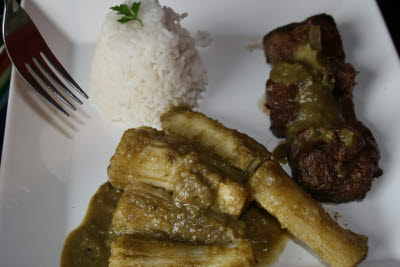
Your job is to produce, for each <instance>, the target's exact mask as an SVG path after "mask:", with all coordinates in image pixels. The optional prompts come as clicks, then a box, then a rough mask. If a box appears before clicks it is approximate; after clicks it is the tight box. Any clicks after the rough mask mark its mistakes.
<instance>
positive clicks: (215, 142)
mask: <svg viewBox="0 0 400 267" xmlns="http://www.w3.org/2000/svg"><path fill="white" fill-rule="evenodd" d="M160 120H161V124H162V127H163V129H164V130H166V131H167V132H169V133H171V134H174V135H178V136H182V137H185V138H187V139H189V140H192V141H194V142H197V143H198V144H199V145H200V146H201V147H203V148H204V149H206V150H209V151H210V152H212V153H215V154H217V155H219V156H220V157H221V158H222V159H224V160H226V161H227V162H228V163H229V164H231V165H233V166H235V167H237V168H239V169H240V170H242V171H245V172H246V173H248V174H250V175H251V174H252V173H253V172H254V171H255V170H256V168H257V167H258V166H259V165H260V164H262V163H263V162H265V161H266V160H267V159H269V158H270V156H271V153H270V152H269V151H268V150H267V149H266V148H265V147H264V146H263V145H261V144H260V143H258V142H257V141H255V140H254V139H252V138H250V137H249V136H247V135H245V134H243V133H240V132H238V131H236V130H233V129H229V128H227V127H225V126H224V125H222V124H221V123H220V122H218V121H216V120H213V119H211V118H209V117H207V116H205V115H204V114H202V113H199V112H194V111H192V110H190V109H188V108H184V107H179V108H175V109H173V110H171V111H169V112H167V113H165V114H163V115H162V116H161V118H160Z"/></svg>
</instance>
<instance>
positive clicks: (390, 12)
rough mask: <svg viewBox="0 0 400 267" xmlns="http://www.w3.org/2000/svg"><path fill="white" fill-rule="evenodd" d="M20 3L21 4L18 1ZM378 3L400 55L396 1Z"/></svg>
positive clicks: (0, 130) (0, 115)
mask: <svg viewBox="0 0 400 267" xmlns="http://www.w3.org/2000/svg"><path fill="white" fill-rule="evenodd" d="M18 2H20V1H19V0H18ZM377 3H378V5H379V7H380V9H381V12H382V16H383V18H384V19H385V22H386V25H387V27H388V30H389V32H390V35H391V37H392V40H393V42H394V44H395V47H396V50H397V54H398V55H400V27H399V25H398V23H397V22H398V14H397V9H396V4H395V3H396V2H395V1H385V0H377ZM0 8H1V10H3V1H1V3H0ZM0 43H1V45H2V44H3V40H2V38H1V40H0ZM6 114H7V104H6V105H4V106H3V107H1V110H0V160H1V153H2V150H3V138H4V129H5V123H6Z"/></svg>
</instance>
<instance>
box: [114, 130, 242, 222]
mask: <svg viewBox="0 0 400 267" xmlns="http://www.w3.org/2000/svg"><path fill="white" fill-rule="evenodd" d="M108 176H109V178H110V182H111V183H112V184H113V185H114V186H115V187H117V188H122V189H125V188H129V187H130V184H131V183H133V182H144V183H148V184H151V185H154V186H158V187H162V188H164V189H166V190H170V191H173V197H174V198H175V199H178V200H179V201H181V202H182V203H189V204H196V205H199V206H201V207H203V208H207V207H209V206H215V207H216V208H218V209H219V210H220V211H222V212H225V213H228V214H232V215H240V214H241V212H242V211H243V209H244V207H245V204H246V200H247V195H248V194H247V190H246V189H245V188H244V186H243V185H241V184H240V183H237V182H234V181H232V180H231V179H230V178H229V177H223V176H222V175H221V174H220V173H219V172H218V171H216V170H215V169H214V168H212V167H211V166H209V165H206V164H204V163H203V162H202V161H201V160H200V159H199V157H198V154H197V153H196V152H193V150H192V149H191V147H190V146H189V145H187V144H185V143H184V142H181V141H179V140H177V139H176V138H173V137H171V136H168V135H167V134H166V133H165V132H163V131H158V130H156V129H153V128H150V127H140V128H137V129H129V130H127V131H125V133H124V135H123V136H122V139H121V141H120V143H119V145H118V147H117V149H116V152H115V154H114V156H113V157H112V158H111V160H110V165H109V167H108Z"/></svg>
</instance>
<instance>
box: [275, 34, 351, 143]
mask: <svg viewBox="0 0 400 267" xmlns="http://www.w3.org/2000/svg"><path fill="white" fill-rule="evenodd" d="M318 32H319V28H318V27H317V26H315V27H314V26H313V27H312V28H311V30H310V34H309V41H308V42H307V43H304V44H301V45H300V46H299V47H298V48H297V50H296V51H295V52H294V55H293V57H292V59H291V60H289V61H282V62H279V63H276V64H275V65H274V66H273V67H272V70H271V73H270V78H271V80H272V81H273V82H278V83H282V84H284V85H286V86H289V85H291V84H296V85H297V87H298V92H297V103H298V105H299V111H298V114H297V116H296V118H295V119H294V120H293V121H292V122H291V123H290V124H289V125H288V127H287V129H286V136H287V138H288V139H289V141H292V140H294V139H295V138H296V137H297V136H298V133H299V132H301V131H303V130H305V129H311V131H310V132H309V133H308V135H309V136H307V139H308V141H309V142H317V141H324V142H327V143H329V142H331V141H332V140H333V139H335V138H338V139H339V140H340V141H342V142H344V143H345V145H346V146H352V145H354V143H355V133H354V132H353V131H352V130H350V129H348V128H346V127H345V123H344V121H343V119H342V118H341V116H340V114H339V111H338V109H337V106H336V102H335V98H334V96H333V94H332V90H333V88H334V85H335V80H334V79H333V78H332V71H331V69H330V67H329V65H328V64H326V63H325V62H324V61H323V59H322V58H321V57H320V56H319V50H320V45H318V41H320V38H321V37H320V36H319V33H318ZM336 136H337V137H336Z"/></svg>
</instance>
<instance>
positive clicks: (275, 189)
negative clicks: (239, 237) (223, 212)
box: [161, 108, 368, 267]
mask: <svg viewBox="0 0 400 267" xmlns="http://www.w3.org/2000/svg"><path fill="white" fill-rule="evenodd" d="M161 123H162V127H163V129H165V130H166V131H167V132H169V133H171V134H175V135H178V136H182V137H185V138H187V139H189V140H191V141H192V142H197V143H198V144H199V145H200V146H202V147H203V148H204V149H207V150H209V151H212V152H213V153H216V154H217V155H218V156H220V157H221V158H223V159H226V160H227V161H228V162H229V163H230V164H232V165H234V166H236V167H238V168H240V169H241V170H244V171H246V172H247V173H248V175H249V176H251V178H250V179H249V181H248V188H249V191H250V195H251V197H252V198H254V199H255V200H256V201H257V202H258V203H259V204H261V206H262V207H263V208H264V209H266V210H267V211H268V212H269V213H271V214H273V215H274V216H275V217H276V218H277V219H278V221H279V222H280V223H281V225H282V227H284V228H286V229H288V230H289V231H290V232H291V233H292V234H293V235H294V236H296V237H297V238H299V239H300V240H302V241H304V242H305V243H306V244H307V245H309V246H310V247H311V248H312V249H313V250H314V251H315V252H316V253H317V254H318V255H319V256H321V258H322V259H324V260H325V261H326V262H328V263H329V264H330V265H332V266H334V267H335V266H354V265H356V264H357V263H359V262H361V261H362V260H363V259H364V258H365V257H366V255H367V253H368V244H367V237H365V236H362V235H358V234H355V233H353V232H351V231H350V230H345V229H343V228H341V227H340V226H339V225H338V224H337V223H336V222H335V221H334V220H332V218H331V217H330V216H329V215H328V214H327V213H326V212H325V210H324V209H323V207H322V206H321V204H319V203H318V202H316V201H315V200H313V199H312V198H311V197H310V196H309V195H308V194H307V193H305V192H304V191H303V190H302V189H301V188H300V187H299V186H298V185H297V184H296V183H295V182H294V181H293V180H292V179H291V178H290V177H289V176H288V175H287V174H286V172H285V171H284V170H283V169H282V167H281V166H280V165H279V164H278V163H276V162H274V161H270V153H269V152H268V151H267V150H266V148H265V147H263V146H262V145H261V144H259V143H257V142H256V141H255V140H253V139H251V138H250V137H248V136H247V135H244V134H241V133H238V132H237V131H235V130H232V129H229V128H226V127H225V126H224V125H222V124H221V123H219V122H218V121H215V120H212V119H210V118H208V117H206V116H205V115H204V114H201V113H198V112H193V111H191V110H189V109H187V108H176V109H174V110H172V111H169V112H167V113H166V114H164V115H162V117H161ZM260 166H261V167H260ZM254 172H255V173H254ZM253 173H254V174H253ZM252 174H253V175H252Z"/></svg>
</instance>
